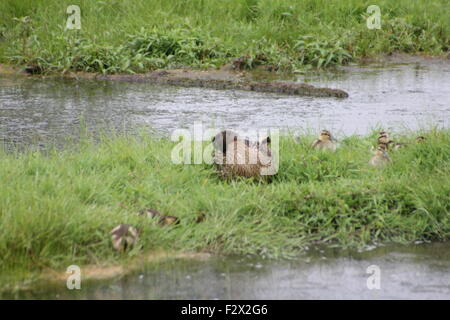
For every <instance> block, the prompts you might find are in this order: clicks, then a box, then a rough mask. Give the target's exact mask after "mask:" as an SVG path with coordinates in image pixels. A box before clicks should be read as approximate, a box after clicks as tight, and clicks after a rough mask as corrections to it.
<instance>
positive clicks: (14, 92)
mask: <svg viewBox="0 0 450 320" xmlns="http://www.w3.org/2000/svg"><path fill="white" fill-rule="evenodd" d="M297 80H298V81H302V82H308V83H310V84H313V85H318V86H322V87H331V88H338V89H343V90H346V91H347V92H348V93H349V95H350V97H349V98H347V99H337V98H314V97H300V96H289V95H283V94H276V93H259V92H246V91H234V90H213V89H204V88H178V87H170V86H155V85H152V84H148V83H127V82H108V81H93V80H67V79H66V80H64V79H39V78H33V79H30V78H19V79H13V78H11V77H8V78H5V77H3V78H1V77H0V141H1V140H3V141H8V142H16V143H19V144H22V143H30V142H32V143H42V142H44V141H48V140H52V141H53V140H54V139H57V140H58V139H60V138H61V137H66V136H68V135H75V136H76V135H77V134H78V132H79V129H80V118H82V119H83V121H84V123H85V124H86V125H87V127H88V128H89V129H90V130H91V131H98V130H99V129H100V128H102V129H107V128H112V127H114V128H116V129H118V130H123V129H125V130H134V129H135V128H136V127H139V126H143V125H144V126H149V127H151V128H153V129H154V132H156V133H158V134H162V135H169V134H170V132H171V131H172V130H174V129H176V128H189V127H191V126H192V125H193V124H194V123H195V122H202V123H203V125H204V126H209V127H225V128H234V129H238V130H244V131H245V130H249V129H253V128H258V129H260V128H264V129H266V128H274V127H276V128H280V129H282V130H292V131H305V130H314V131H318V130H320V129H323V128H327V129H328V130H331V131H332V132H333V133H334V134H335V135H336V136H338V137H339V136H343V135H351V134H365V133H367V132H368V131H370V130H371V129H373V128H375V127H382V128H383V129H385V130H389V131H391V132H398V131H404V130H408V129H418V128H429V127H430V126H431V125H435V126H439V127H448V126H449V124H450V104H449V101H450V62H448V61H445V60H423V61H421V62H416V63H413V64H391V65H387V66H383V67H380V66H367V67H348V68H345V69H341V70H340V71H338V72H333V73H331V72H321V73H311V74H308V75H304V76H298V77H297Z"/></svg>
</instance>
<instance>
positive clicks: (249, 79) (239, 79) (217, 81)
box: [0, 53, 449, 98]
mask: <svg viewBox="0 0 450 320" xmlns="http://www.w3.org/2000/svg"><path fill="white" fill-rule="evenodd" d="M423 61H427V62H443V61H449V58H448V57H446V58H445V57H429V56H420V55H408V54H401V53H394V54H390V55H383V56H378V57H369V58H365V59H362V60H360V61H359V63H357V64H354V65H350V66H341V67H338V68H337V69H338V70H339V69H340V70H342V69H346V68H355V66H364V65H371V64H386V65H388V64H399V63H400V64H413V63H418V62H423ZM262 67H264V66H262ZM254 72H262V73H263V74H264V76H263V77H262V79H258V77H255V76H254ZM30 73H31V74H30ZM276 74H277V73H276V72H273V71H267V70H266V69H265V68H263V69H261V70H258V68H256V69H255V70H241V69H239V68H236V67H235V66H234V65H233V64H228V65H225V66H223V67H222V68H221V69H219V70H194V69H170V70H155V71H150V72H147V73H144V74H111V75H103V74H96V73H87V72H75V73H71V72H69V73H65V74H62V75H58V74H56V75H39V74H33V68H30V67H18V66H10V65H5V64H0V75H16V76H18V75H19V76H34V77H45V78H49V77H50V78H54V77H64V78H68V79H92V80H100V81H124V82H148V83H154V84H158V85H168V86H179V87H196V88H208V89H217V90H244V91H255V92H271V93H281V94H287V95H298V96H311V97H334V98H347V97H348V96H349V95H348V93H347V92H346V91H344V90H341V89H337V88H323V87H322V88H321V87H315V86H312V85H309V84H305V83H300V82H295V81H280V80H276V78H277V77H273V75H276ZM268 78H271V79H274V80H267V79H268Z"/></svg>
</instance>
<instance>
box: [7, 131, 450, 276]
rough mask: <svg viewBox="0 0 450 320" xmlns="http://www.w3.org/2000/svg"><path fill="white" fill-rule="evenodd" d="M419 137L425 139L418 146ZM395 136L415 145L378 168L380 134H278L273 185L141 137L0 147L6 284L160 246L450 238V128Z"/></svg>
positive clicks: (268, 253)
mask: <svg viewBox="0 0 450 320" xmlns="http://www.w3.org/2000/svg"><path fill="white" fill-rule="evenodd" d="M417 135H423V136H426V141H425V142H422V143H415V142H414V141H415V137H416V136H417ZM396 138H398V139H396V140H398V141H404V142H411V143H410V144H409V145H408V146H406V147H404V148H401V149H399V150H397V151H392V152H390V156H391V158H392V163H390V164H389V165H387V166H386V167H385V168H383V169H381V170H380V169H376V168H372V167H371V166H370V165H369V163H368V161H369V159H370V157H371V155H372V154H371V152H370V149H371V147H372V146H373V145H375V144H376V139H377V133H376V132H373V134H371V135H369V136H366V137H359V136H350V137H346V138H344V139H342V140H341V141H340V147H339V148H338V149H337V150H336V152H324V151H318V150H317V151H316V150H312V149H311V142H312V141H313V140H314V136H307V135H305V136H302V137H301V138H300V139H295V138H294V137H292V136H284V137H281V139H280V168H279V172H278V174H277V175H276V176H275V177H274V179H273V180H272V181H271V182H270V183H259V182H256V181H251V180H246V179H237V180H232V181H224V180H222V179H220V178H219V176H218V175H217V172H216V170H215V169H214V167H213V165H207V164H201V165H177V164H173V163H172V161H171V156H170V155H171V150H172V148H173V146H174V143H173V142H170V141H169V140H167V139H165V138H155V137H151V136H148V135H147V134H145V133H142V134H138V135H133V136H127V135H119V134H116V135H108V136H106V135H105V136H104V137H102V138H101V139H100V141H97V142H94V140H93V139H92V138H90V137H83V138H82V139H81V141H80V142H79V143H73V144H69V145H68V146H67V147H65V148H63V149H62V150H61V149H56V148H55V149H52V148H48V149H46V150H45V151H35V150H29V151H22V152H11V151H8V152H6V151H4V150H3V151H1V150H0V189H1V192H0V228H1V230H2V232H1V233H0V268H1V272H0V273H1V274H2V275H3V279H2V281H8V280H7V279H8V276H9V275H14V277H13V278H14V279H17V277H19V278H20V277H22V276H23V277H24V278H27V279H29V276H30V273H39V272H40V271H42V270H45V269H46V268H52V269H59V270H64V269H65V268H66V267H67V266H68V265H71V264H77V265H84V264H113V263H117V262H118V261H128V260H127V259H130V258H131V257H133V256H136V255H139V254H142V253H144V252H151V251H152V250H155V249H162V250H178V251H185V252H189V251H191V252H192V251H206V252H214V253H225V254H228V253H237V254H258V255H260V256H264V257H289V256H293V255H295V254H298V253H299V252H300V251H301V250H302V249H304V248H305V247H306V246H309V245H311V244H313V243H324V244H328V245H335V246H341V247H362V246H364V245H367V244H371V243H374V242H390V241H392V242H398V243H408V242H413V241H419V240H421V241H427V240H437V241H439V240H448V239H449V237H450V220H449V218H450V215H449V212H450V201H449V198H450V184H449V183H448V181H450V153H449V150H450V131H449V130H448V129H445V130H431V131H428V132H420V133H417V132H410V133H408V134H405V136H401V137H396ZM148 208H156V209H157V210H158V211H160V212H161V213H163V214H166V215H170V216H175V217H177V218H179V223H178V224H172V225H168V226H160V225H159V224H158V223H157V221H156V220H155V221H153V220H152V219H149V218H148V217H147V216H146V215H142V214H139V213H140V211H141V210H143V209H148ZM121 223H126V224H130V225H133V226H135V227H136V228H137V230H138V232H139V233H140V236H139V240H138V243H137V245H136V246H134V248H133V249H132V250H130V251H127V252H126V253H117V252H116V251H114V250H113V248H112V245H111V235H110V231H111V229H112V228H113V227H115V226H117V225H118V224H121Z"/></svg>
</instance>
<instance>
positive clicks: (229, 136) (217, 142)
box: [212, 130, 238, 153]
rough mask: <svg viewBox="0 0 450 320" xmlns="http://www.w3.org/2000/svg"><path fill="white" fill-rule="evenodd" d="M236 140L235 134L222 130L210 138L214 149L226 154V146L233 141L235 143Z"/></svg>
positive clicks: (236, 135)
mask: <svg viewBox="0 0 450 320" xmlns="http://www.w3.org/2000/svg"><path fill="white" fill-rule="evenodd" d="M237 139H238V134H237V133H236V132H234V131H231V130H223V131H221V132H219V133H218V134H216V135H215V136H214V137H213V138H212V143H213V144H214V149H216V150H220V151H222V152H223V153H226V151H227V145H228V144H229V143H231V142H233V141H237Z"/></svg>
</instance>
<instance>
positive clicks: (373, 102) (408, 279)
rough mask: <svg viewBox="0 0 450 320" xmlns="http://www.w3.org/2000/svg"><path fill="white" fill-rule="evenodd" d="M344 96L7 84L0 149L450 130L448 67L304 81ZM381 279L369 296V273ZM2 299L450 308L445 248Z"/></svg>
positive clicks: (319, 257)
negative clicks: (252, 134)
mask: <svg viewBox="0 0 450 320" xmlns="http://www.w3.org/2000/svg"><path fill="white" fill-rule="evenodd" d="M297 80H298V81H304V82H308V83H310V84H314V85H318V86H323V87H332V88H338V89H343V90H346V91H347V92H348V93H349V95H350V96H349V98H347V99H335V98H311V97H298V96H287V95H282V94H275V93H257V92H245V91H231V90H229V91H220V90H209V89H202V88H177V87H169V86H155V85H151V84H147V83H127V82H108V81H92V80H67V79H66V80H63V79H40V78H25V77H16V78H11V77H6V76H3V77H0V142H2V141H3V142H6V143H11V142H12V143H16V144H19V145H26V144H39V145H40V144H43V143H46V142H48V141H55V139H56V141H58V140H59V139H61V137H67V136H74V137H76V136H77V134H78V132H79V129H80V123H82V122H84V123H85V124H86V126H87V127H88V128H89V129H90V130H92V131H98V130H100V129H108V128H116V129H118V130H123V129H125V130H134V129H135V128H136V127H139V126H142V125H145V126H149V127H151V128H152V129H154V132H155V133H156V134H161V135H169V134H170V132H171V131H172V130H173V129H175V128H188V127H190V126H192V125H193V124H194V123H195V122H198V121H201V122H203V124H205V125H206V126H217V127H227V128H234V129H242V130H247V129H249V128H273V127H277V128H281V129H283V130H293V131H297V130H300V131H304V130H307V129H310V130H319V129H322V128H328V129H329V130H332V131H333V132H335V133H336V135H337V136H339V135H341V136H342V135H351V134H365V133H367V132H369V131H370V130H371V129H374V128H376V127H382V128H384V129H385V130H389V131H393V132H399V131H404V130H409V129H420V128H429V127H430V126H431V125H434V126H439V127H446V128H448V127H449V124H450V104H449V101H450V62H449V61H442V60H441V61H437V60H436V61H425V60H424V61H421V62H416V63H412V64H391V65H385V66H382V67H380V66H376V65H375V66H374V65H372V66H366V67H349V68H344V69H341V70H339V71H338V72H333V73H330V72H321V73H316V74H309V75H303V76H298V77H297ZM371 265H375V266H378V267H379V269H380V272H381V282H380V289H374V290H369V289H368V288H367V278H368V277H369V276H370V275H369V274H368V273H367V272H366V271H367V268H368V267H369V266H371ZM0 297H1V298H50V299H66V298H83V299H85V298H87V299H110V298H118V299H122V298H125V299H130V298H131V299H133V298H136V299H172V298H173V299H197V298H204V299H314V298H322V299H334V298H349V299H357V298H364V299H388V298H393V299H397V298H398V299H399V298H419V299H428V298H438V299H441V298H443V299H450V243H444V244H441V243H435V244H421V245H410V246H381V247H377V248H375V249H373V250H370V251H365V252H351V251H344V250H337V249H336V250H334V249H326V250H322V249H318V250H316V249H311V250H310V252H309V253H308V254H306V255H305V256H303V257H300V258H299V259H297V260H292V261H267V260H261V259H258V258H255V257H214V258H210V259H208V260H206V261H197V260H177V261H172V262H167V263H164V264H160V265H152V266H148V268H145V269H144V270H141V271H140V272H137V273H134V274H131V275H128V276H125V277H121V278H119V279H114V280H111V281H102V282H88V283H84V284H83V288H82V290H80V291H69V290H68V289H67V288H66V287H65V283H61V284H59V285H57V284H51V285H50V284H44V285H39V286H37V287H36V288H34V289H33V290H29V291H23V292H19V293H14V294H13V293H5V294H3V295H2V296H0Z"/></svg>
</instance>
